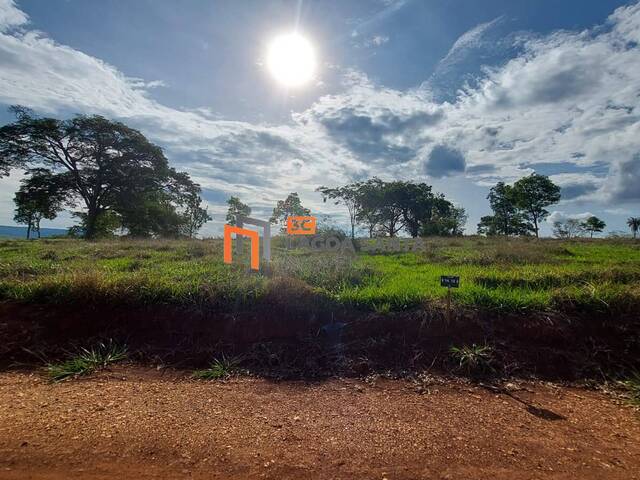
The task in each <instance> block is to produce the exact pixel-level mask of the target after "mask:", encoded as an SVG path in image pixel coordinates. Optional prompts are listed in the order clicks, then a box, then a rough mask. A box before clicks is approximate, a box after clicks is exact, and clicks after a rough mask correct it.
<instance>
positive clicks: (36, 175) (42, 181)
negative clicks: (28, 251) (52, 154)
mask: <svg viewBox="0 0 640 480" xmlns="http://www.w3.org/2000/svg"><path fill="white" fill-rule="evenodd" d="M63 187H64V186H63V185H61V184H59V182H57V181H56V179H55V177H54V176H53V175H52V173H51V172H50V171H49V170H46V169H44V168H34V169H31V170H29V172H28V176H27V177H26V178H24V179H23V180H22V181H21V182H20V189H19V190H18V191H17V192H16V194H15V197H14V202H15V204H16V210H15V216H14V217H13V219H14V220H15V221H16V222H17V223H24V224H26V225H27V238H30V237H31V232H32V230H33V231H35V232H36V233H37V235H38V238H40V221H41V220H42V219H43V218H44V219H47V220H53V219H54V218H55V217H56V215H57V214H58V212H59V211H60V210H62V204H63V202H64V188H63Z"/></svg>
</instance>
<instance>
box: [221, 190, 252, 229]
mask: <svg viewBox="0 0 640 480" xmlns="http://www.w3.org/2000/svg"><path fill="white" fill-rule="evenodd" d="M227 205H229V209H228V210H227V217H226V220H227V223H228V224H229V225H236V224H237V216H238V215H241V216H243V217H248V216H249V215H251V207H250V206H249V205H246V204H244V203H242V202H241V201H240V199H239V198H238V197H234V196H231V197H230V198H229V200H227Z"/></svg>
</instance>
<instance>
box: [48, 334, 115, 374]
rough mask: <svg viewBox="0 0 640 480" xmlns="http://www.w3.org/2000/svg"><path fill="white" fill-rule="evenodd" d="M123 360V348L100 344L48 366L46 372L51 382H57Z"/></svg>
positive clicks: (110, 343) (111, 343) (83, 349)
mask: <svg viewBox="0 0 640 480" xmlns="http://www.w3.org/2000/svg"><path fill="white" fill-rule="evenodd" d="M125 358H127V348H126V347H125V346H119V345H117V344H115V343H113V342H111V341H110V342H108V343H102V342H101V343H98V344H97V345H96V346H94V347H92V348H90V349H86V348H81V349H80V350H79V351H78V352H77V353H75V354H73V355H71V356H70V358H68V359H67V360H65V361H63V362H60V363H50V364H48V365H47V367H46V370H47V374H48V375H49V378H51V380H53V381H55V382H59V381H61V380H65V379H67V378H72V377H79V376H81V375H89V374H91V373H93V372H95V371H96V370H99V369H102V368H105V367H107V366H108V365H109V364H111V363H115V362H118V361H120V360H124V359H125Z"/></svg>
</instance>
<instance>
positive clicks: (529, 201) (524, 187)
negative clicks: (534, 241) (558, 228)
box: [513, 173, 560, 238]
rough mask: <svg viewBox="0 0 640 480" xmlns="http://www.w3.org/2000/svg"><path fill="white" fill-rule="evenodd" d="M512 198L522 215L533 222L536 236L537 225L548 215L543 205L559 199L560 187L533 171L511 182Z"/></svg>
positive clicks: (551, 203) (545, 205) (537, 235)
mask: <svg viewBox="0 0 640 480" xmlns="http://www.w3.org/2000/svg"><path fill="white" fill-rule="evenodd" d="M513 200H514V205H515V206H516V207H517V208H518V209H520V210H521V212H522V214H523V215H524V217H525V218H526V219H527V220H529V221H530V222H532V223H533V231H534V233H535V234H536V238H538V237H539V226H538V225H539V223H540V221H542V220H544V219H545V218H546V217H547V215H549V212H548V211H547V210H546V209H545V207H548V206H549V205H553V204H554V203H557V202H558V201H559V200H560V187H558V186H557V185H556V184H554V183H553V182H552V181H551V180H549V177H547V176H546V175H538V174H537V173H533V174H531V175H529V176H528V177H524V178H521V179H520V180H518V181H517V182H516V183H514V184H513Z"/></svg>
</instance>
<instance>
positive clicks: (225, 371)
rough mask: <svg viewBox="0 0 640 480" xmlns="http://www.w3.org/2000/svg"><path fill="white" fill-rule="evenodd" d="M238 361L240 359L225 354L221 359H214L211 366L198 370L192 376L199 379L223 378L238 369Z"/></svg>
mask: <svg viewBox="0 0 640 480" xmlns="http://www.w3.org/2000/svg"><path fill="white" fill-rule="evenodd" d="M238 363H239V359H237V358H227V357H225V356H224V355H223V356H222V358H221V359H217V358H216V359H214V360H213V362H212V363H211V365H210V366H209V368H205V369H203V370H196V371H195V372H193V375H192V376H193V378H196V379H198V380H222V379H225V378H229V377H230V376H231V375H232V374H233V373H234V372H236V371H237V370H238Z"/></svg>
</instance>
